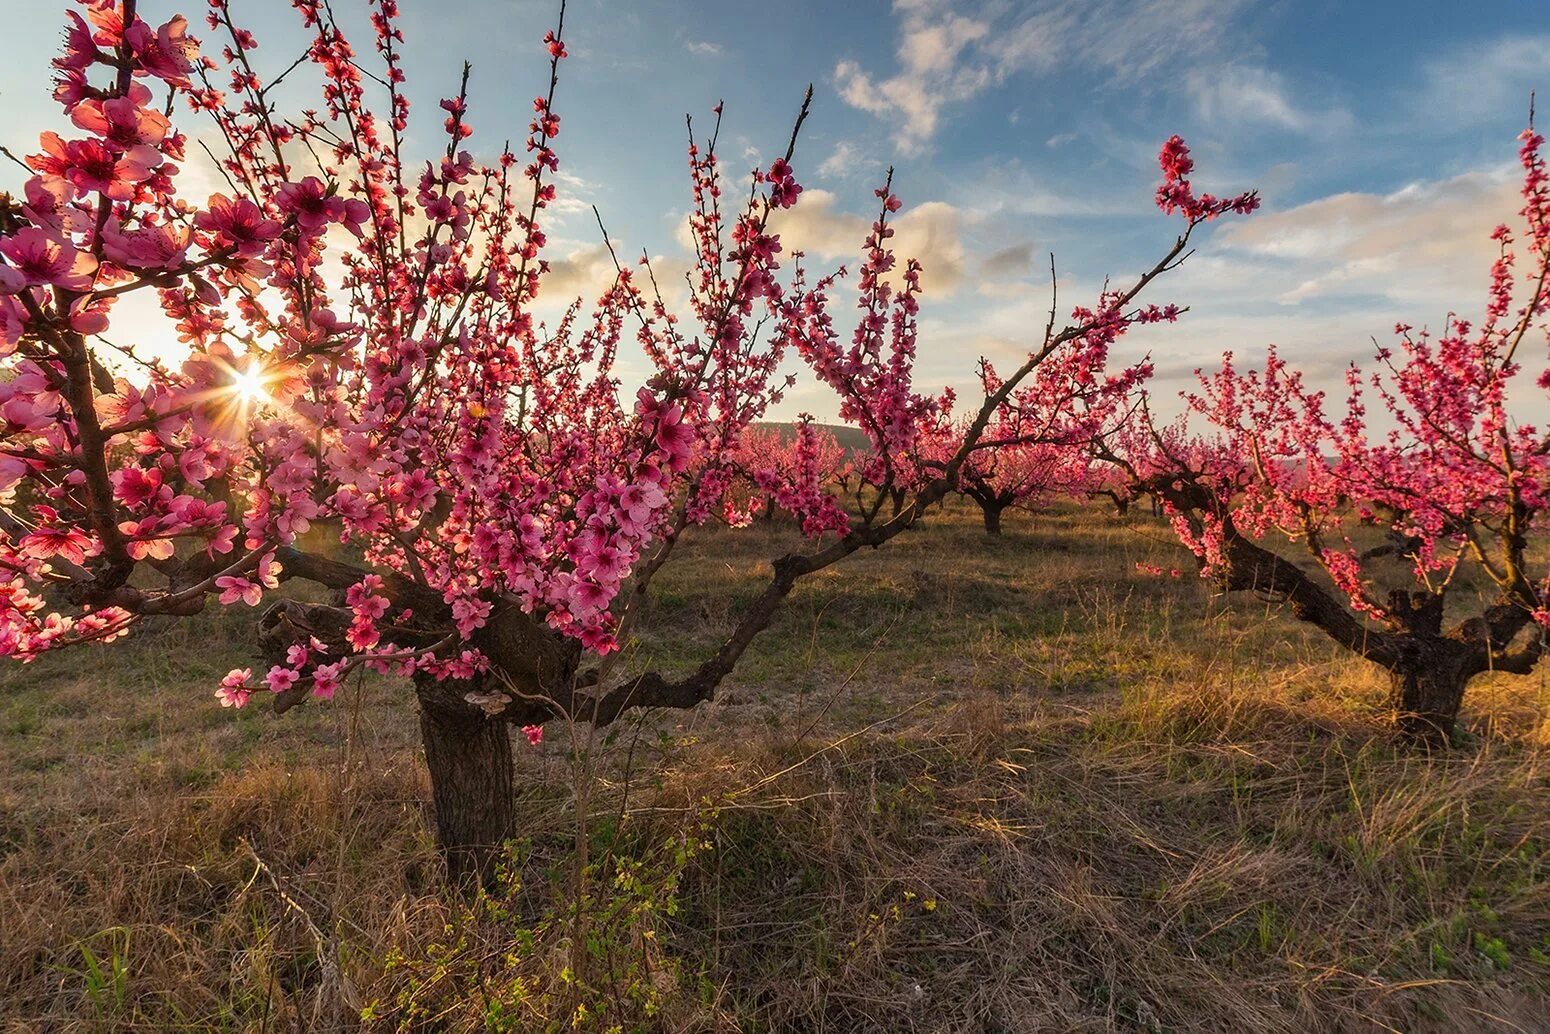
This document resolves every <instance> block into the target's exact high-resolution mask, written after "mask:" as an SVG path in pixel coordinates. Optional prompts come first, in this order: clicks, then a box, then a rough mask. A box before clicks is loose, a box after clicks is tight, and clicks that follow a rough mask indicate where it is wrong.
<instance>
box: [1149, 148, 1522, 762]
mask: <svg viewBox="0 0 1550 1034" xmlns="http://www.w3.org/2000/svg"><path fill="white" fill-rule="evenodd" d="M1543 143H1544V140H1543V137H1542V136H1541V135H1540V134H1538V133H1537V132H1535V131H1534V130H1533V129H1532V128H1530V129H1529V130H1528V131H1526V132H1525V133H1524V134H1523V136H1522V138H1521V145H1522V146H1521V149H1520V152H1519V159H1520V161H1521V163H1522V167H1523V190H1522V196H1523V207H1522V210H1521V215H1522V217H1523V221H1524V224H1525V228H1524V230H1523V231H1522V232H1521V235H1519V234H1515V233H1514V232H1513V231H1512V230H1511V229H1509V228H1508V227H1506V226H1499V227H1497V228H1496V230H1495V232H1494V233H1493V234H1492V239H1493V240H1495V241H1496V242H1497V244H1498V247H1499V253H1498V257H1497V259H1496V261H1495V263H1494V264H1493V267H1492V270H1491V278H1490V286H1489V288H1488V291H1487V295H1486V304H1485V310H1484V314H1483V317H1482V318H1481V320H1480V321H1479V322H1478V323H1474V322H1471V321H1469V320H1465V319H1463V318H1460V317H1458V316H1449V318H1448V320H1447V322H1446V324H1445V326H1444V327H1443V328H1442V330H1441V331H1440V332H1439V333H1436V334H1433V333H1431V332H1428V331H1426V330H1424V329H1422V330H1416V329H1415V328H1413V327H1410V326H1408V325H1405V324H1401V325H1399V326H1397V327H1395V328H1394V333H1395V337H1396V344H1395V345H1394V346H1393V347H1382V348H1379V349H1378V350H1377V353H1376V361H1375V364H1374V367H1373V368H1372V369H1371V370H1369V371H1364V370H1362V369H1360V368H1359V367H1357V366H1355V365H1353V366H1352V367H1351V368H1350V369H1349V370H1348V372H1347V376H1346V393H1345V397H1344V398H1343V399H1342V400H1341V401H1342V405H1341V406H1340V407H1339V409H1338V411H1337V413H1334V414H1332V413H1330V412H1329V411H1328V408H1327V405H1326V399H1325V395H1324V393H1323V392H1321V391H1317V390H1314V389H1313V388H1311V387H1310V386H1309V385H1308V384H1307V383H1306V381H1305V380H1304V378H1303V375H1302V373H1301V372H1300V371H1298V370H1297V369H1296V368H1295V366H1294V365H1293V364H1292V363H1290V362H1288V361H1287V360H1286V359H1285V358H1283V356H1282V355H1281V354H1280V353H1279V352H1278V351H1277V350H1276V349H1274V348H1271V349H1270V350H1269V354H1268V356H1267V358H1266V361H1265V365H1264V368H1263V369H1259V370H1248V371H1243V370H1240V369H1239V367H1238V366H1237V364H1236V363H1235V360H1234V357H1233V356H1232V355H1231V354H1230V353H1229V354H1228V355H1227V356H1226V358H1225V359H1224V361H1223V363H1222V366H1221V368H1220V369H1219V370H1217V371H1215V372H1214V373H1211V374H1208V375H1205V376H1202V377H1201V387H1200V390H1199V391H1198V392H1197V393H1196V394H1194V395H1192V396H1190V398H1189V404H1190V408H1191V410H1192V412H1193V414H1194V415H1195V416H1197V417H1199V418H1203V419H1204V421H1205V422H1206V423H1207V424H1208V425H1209V426H1210V427H1211V428H1212V430H1213V431H1214V433H1215V435H1216V436H1217V437H1216V439H1215V441H1214V442H1212V443H1211V444H1210V445H1209V446H1207V447H1204V448H1201V447H1199V446H1197V447H1196V455H1195V456H1194V457H1189V456H1186V455H1185V453H1184V450H1183V449H1182V448H1180V444H1181V442H1182V441H1183V439H1181V438H1179V437H1178V436H1175V440H1174V441H1173V442H1172V443H1170V442H1169V441H1168V439H1167V437H1166V436H1164V435H1161V434H1156V433H1155V432H1154V439H1153V442H1152V444H1153V446H1154V448H1153V449H1152V450H1151V452H1152V455H1153V460H1152V465H1151V469H1149V470H1141V469H1136V470H1135V473H1136V474H1137V475H1138V477H1137V480H1138V482H1140V483H1144V484H1146V485H1149V486H1150V487H1152V488H1153V489H1154V490H1156V491H1157V492H1158V494H1159V495H1161V497H1162V498H1163V499H1164V500H1165V503H1166V505H1167V508H1168V510H1169V513H1170V515H1171V518H1172V521H1173V524H1174V527H1175V529H1176V530H1177V531H1178V532H1179V535H1180V538H1181V540H1182V541H1183V542H1184V543H1185V545H1187V546H1188V547H1189V548H1190V549H1191V550H1192V551H1194V552H1195V554H1196V555H1197V556H1198V557H1199V558H1200V559H1201V562H1202V565H1203V573H1204V574H1205V575H1207V576H1208V577H1211V578H1213V579H1215V580H1216V581H1217V582H1218V583H1219V584H1220V585H1222V586H1223V587H1224V588H1226V589H1240V590H1253V591H1256V592H1258V593H1260V594H1262V595H1269V596H1271V597H1275V598H1279V599H1284V600H1287V601H1289V602H1290V604H1291V607H1292V610H1293V612H1294V613H1295V614H1296V615H1297V616H1298V617H1300V618H1302V619H1303V620H1306V621H1309V622H1311V623H1313V624H1314V625H1316V626H1317V627H1319V628H1320V629H1322V630H1323V631H1324V632H1325V633H1326V634H1328V635H1329V636H1330V637H1331V638H1333V639H1334V640H1335V641H1336V642H1338V643H1339V644H1341V645H1342V646H1344V647H1345V648H1347V649H1349V650H1351V651H1353V652H1355V653H1357V654H1358V655H1360V656H1363V657H1366V658H1368V659H1370V660H1372V661H1374V662H1376V663H1377V664H1379V665H1380V666H1382V667H1383V668H1385V669H1387V670H1388V671H1389V673H1390V674H1391V676H1392V679H1393V687H1394V688H1393V701H1392V703H1393V708H1394V711H1395V713H1396V716H1397V719H1398V721H1399V723H1400V725H1401V727H1402V728H1403V729H1404V730H1405V731H1406V732H1408V733H1410V734H1413V735H1417V736H1420V737H1423V738H1426V739H1437V738H1445V737H1446V736H1447V735H1449V734H1450V733H1451V732H1452V730H1453V727H1454V722H1455V718H1456V715H1457V713H1458V709H1459V705H1460V702H1461V700H1462V698H1463V695H1464V691H1465V687H1466V686H1467V684H1468V683H1469V681H1470V680H1471V679H1472V678H1473V677H1474V676H1476V675H1478V674H1481V673H1484V672H1488V671H1504V672H1518V673H1525V672H1528V671H1530V670H1532V669H1533V667H1534V666H1535V665H1536V664H1537V663H1538V662H1539V659H1540V657H1541V656H1542V654H1543V650H1544V634H1545V632H1544V629H1545V627H1546V626H1547V625H1550V606H1547V603H1546V599H1547V596H1546V593H1547V591H1550V573H1547V572H1546V571H1545V570H1543V569H1540V570H1537V571H1536V570H1535V567H1534V563H1533V557H1532V553H1533V550H1532V548H1531V540H1532V537H1533V535H1534V534H1536V531H1537V529H1539V528H1540V527H1541V525H1542V524H1543V521H1544V517H1545V513H1546V506H1547V477H1550V466H1547V464H1550V460H1547V455H1550V432H1547V431H1546V430H1545V429H1544V428H1543V426H1542V425H1541V424H1540V423H1539V422H1538V421H1537V417H1536V416H1535V415H1534V414H1533V413H1532V412H1531V411H1532V409H1533V407H1535V406H1540V405H1542V404H1543V392H1544V390H1545V388H1546V387H1550V367H1545V366H1541V367H1540V368H1539V371H1538V372H1537V373H1533V374H1528V375H1525V372H1524V368H1523V367H1524V364H1525V362H1528V361H1530V360H1531V356H1530V353H1529V349H1528V348H1526V347H1525V345H1536V344H1537V346H1538V348H1540V349H1541V350H1542V349H1543V348H1544V347H1545V344H1546V340H1547V332H1546V330H1547V327H1546V317H1547V314H1550V188H1547V178H1546V172H1545V164H1544V159H1543V157H1542V156H1541V148H1542V146H1543ZM1174 153H1175V157H1171V158H1170V156H1169V153H1168V152H1166V151H1165V153H1164V168H1165V170H1166V169H1167V168H1168V166H1169V163H1170V161H1171V162H1172V163H1173V165H1174V167H1175V168H1180V167H1181V166H1179V159H1178V158H1177V157H1176V155H1177V153H1178V151H1177V149H1175V152H1174ZM1182 168H1183V171H1182V172H1180V173H1178V176H1182V175H1185V174H1187V172H1188V168H1187V166H1183V167H1182ZM1175 182H1179V183H1187V181H1183V180H1180V179H1177V178H1175ZM1188 197H1189V192H1188V189H1187V186H1186V187H1184V188H1179V189H1176V190H1174V191H1172V192H1167V193H1160V194H1159V198H1158V200H1159V204H1162V205H1164V207H1169V206H1180V207H1184V206H1187V204H1188V203H1189V202H1188V201H1187V198H1188ZM1195 203H1196V204H1197V205H1203V206H1204V210H1206V211H1209V210H1211V209H1213V208H1219V207H1220V203H1219V202H1217V203H1208V202H1206V200H1205V199H1201V201H1199V202H1195ZM1525 260H1526V261H1525ZM1538 361H1539V362H1541V363H1542V362H1543V352H1542V351H1541V352H1540V358H1539V360H1538ZM1530 380H1531V381H1532V383H1531V384H1530V383H1528V382H1529V381H1530ZM1170 454H1171V455H1170ZM1202 456H1205V457H1212V456H1215V457H1218V459H1216V460H1213V461H1211V462H1206V463H1202V462H1201V457H1202ZM1220 457H1234V458H1235V460H1234V461H1233V462H1231V463H1226V462H1222V461H1221V460H1220ZM1270 537H1279V538H1281V539H1282V540H1284V541H1286V542H1288V543H1291V544H1293V545H1295V546H1296V547H1298V548H1299V549H1300V550H1301V551H1302V552H1303V553H1304V554H1305V555H1306V558H1307V560H1308V561H1310V562H1311V563H1312V565H1313V567H1314V568H1315V570H1317V571H1318V572H1319V573H1320V574H1321V576H1322V577H1321V578H1318V579H1315V578H1313V577H1310V576H1308V575H1307V574H1306V573H1304V572H1303V571H1302V570H1301V569H1300V568H1299V567H1297V566H1296V565H1294V564H1291V563H1290V562H1289V561H1287V560H1284V559H1282V558H1281V557H1280V556H1278V555H1277V554H1275V553H1272V552H1271V551H1269V550H1268V549H1267V548H1265V547H1264V546H1263V545H1261V544H1260V543H1261V542H1262V541H1263V540H1265V539H1266V538H1270ZM1466 570H1468V571H1473V572H1475V573H1476V574H1477V575H1478V576H1479V577H1480V579H1481V580H1482V581H1484V582H1485V583H1486V584H1488V585H1489V586H1491V587H1492V589H1493V593H1494V598H1493V599H1490V600H1489V601H1487V602H1486V603H1485V604H1484V605H1481V603H1480V602H1479V601H1478V599H1476V600H1474V601H1466V600H1465V599H1463V598H1462V597H1463V594H1462V593H1459V592H1456V591H1454V590H1455V589H1457V587H1458V586H1459V584H1460V583H1461V582H1463V581H1467V580H1468V579H1465V578H1461V577H1460V575H1461V572H1464V571H1466ZM1470 595H1471V596H1474V595H1475V594H1474V592H1473V590H1471V593H1470Z"/></svg>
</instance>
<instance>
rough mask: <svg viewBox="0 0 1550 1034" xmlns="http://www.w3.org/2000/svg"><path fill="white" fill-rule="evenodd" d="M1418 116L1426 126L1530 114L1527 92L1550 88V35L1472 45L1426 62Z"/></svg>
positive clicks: (1417, 108)
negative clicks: (1443, 121) (1441, 120)
mask: <svg viewBox="0 0 1550 1034" xmlns="http://www.w3.org/2000/svg"><path fill="white" fill-rule="evenodd" d="M1424 71H1425V75H1426V86H1425V88H1424V89H1422V90H1421V91H1420V92H1419V93H1418V94H1417V96H1416V101H1417V103H1416V111H1417V113H1418V114H1419V115H1420V117H1422V118H1424V119H1426V120H1427V121H1428V122H1433V121H1435V120H1437V119H1438V118H1449V119H1453V120H1457V121H1468V120H1471V119H1474V118H1477V117H1479V116H1481V115H1493V116H1495V115H1501V114H1502V113H1503V112H1514V111H1518V112H1522V113H1523V114H1524V116H1525V117H1526V116H1527V113H1528V95H1529V91H1530V90H1532V89H1534V88H1535V86H1536V85H1537V86H1538V87H1539V88H1540V90H1541V91H1543V90H1544V88H1545V86H1546V83H1550V34H1545V33H1540V34H1538V35H1521V36H1508V37H1504V38H1502V39H1498V40H1492V41H1488V42H1483V43H1472V44H1468V45H1466V46H1464V47H1461V48H1459V49H1457V50H1454V51H1451V52H1449V53H1447V54H1445V55H1443V56H1441V57H1438V58H1435V59H1433V60H1431V61H1428V62H1426V64H1425V66H1424Z"/></svg>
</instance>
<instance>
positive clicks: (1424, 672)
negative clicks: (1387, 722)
mask: <svg viewBox="0 0 1550 1034" xmlns="http://www.w3.org/2000/svg"><path fill="white" fill-rule="evenodd" d="M1427 652H1428V653H1429V654H1433V656H1434V659H1433V661H1432V662H1431V663H1421V664H1416V665H1413V666H1412V665H1406V666H1405V667H1403V668H1399V669H1396V670H1393V671H1391V672H1390V673H1389V679H1390V682H1391V685H1392V687H1393V688H1392V690H1391V695H1390V700H1391V702H1392V706H1393V708H1394V725H1395V728H1397V729H1398V730H1399V731H1400V733H1401V734H1402V735H1404V736H1405V737H1406V738H1407V739H1410V740H1414V741H1415V742H1417V743H1423V744H1435V745H1439V746H1441V745H1445V744H1446V743H1448V742H1449V741H1450V740H1451V739H1452V738H1453V730H1454V725H1455V723H1456V722H1457V720H1458V713H1459V705H1460V704H1461V703H1463V700H1464V688H1465V686H1467V685H1468V683H1469V675H1468V672H1467V669H1466V668H1464V666H1463V665H1462V664H1460V663H1459V661H1460V659H1461V658H1460V657H1459V656H1456V655H1455V656H1449V654H1451V653H1453V651H1445V650H1444V651H1435V653H1434V652H1433V651H1427Z"/></svg>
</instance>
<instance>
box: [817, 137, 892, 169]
mask: <svg viewBox="0 0 1550 1034" xmlns="http://www.w3.org/2000/svg"><path fill="white" fill-rule="evenodd" d="M882 165H883V163H882V162H881V161H880V160H878V159H877V158H875V157H873V156H871V155H869V154H867V153H866V152H865V151H863V150H862V149H861V148H859V147H857V146H856V145H855V144H853V143H851V142H850V141H848V140H845V141H841V142H840V144H839V146H838V147H836V148H835V149H834V153H833V154H831V155H829V157H827V158H825V159H824V160H823V162H822V163H821V164H820V165H819V166H818V174H819V175H820V176H827V177H831V178H835V179H839V178H844V177H848V176H851V175H854V174H857V173H862V172H867V173H871V172H874V171H876V170H877V169H880V168H882Z"/></svg>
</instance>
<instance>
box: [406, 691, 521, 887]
mask: <svg viewBox="0 0 1550 1034" xmlns="http://www.w3.org/2000/svg"><path fill="white" fill-rule="evenodd" d="M420 737H421V739H422V741H423V742H424V744H425V765H426V767H427V768H428V769H430V774H431V795H432V797H433V799H434V800H435V803H436V841H437V843H438V844H440V845H441V850H442V854H443V856H444V857H445V858H446V862H447V877H448V880H449V881H450V882H452V883H454V884H469V885H471V884H473V883H475V882H478V883H483V884H488V883H489V882H490V880H491V879H492V878H493V877H494V875H495V867H496V864H497V863H498V862H499V861H500V853H501V847H502V845H503V844H504V843H505V841H506V839H507V838H508V837H510V836H511V834H512V832H513V831H514V830H515V829H516V818H517V816H516V798H515V794H514V788H513V777H512V754H511V733H510V730H509V729H508V727H507V723H506V722H504V721H500V720H497V719H491V718H487V717H485V715H483V714H482V713H480V712H479V711H478V710H477V709H475V708H473V707H469V706H467V705H463V706H461V707H459V706H456V705H454V704H451V703H450V702H448V701H446V700H445V699H444V698H442V699H438V697H437V696H436V695H433V694H432V693H429V692H422V693H421V694H420Z"/></svg>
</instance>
